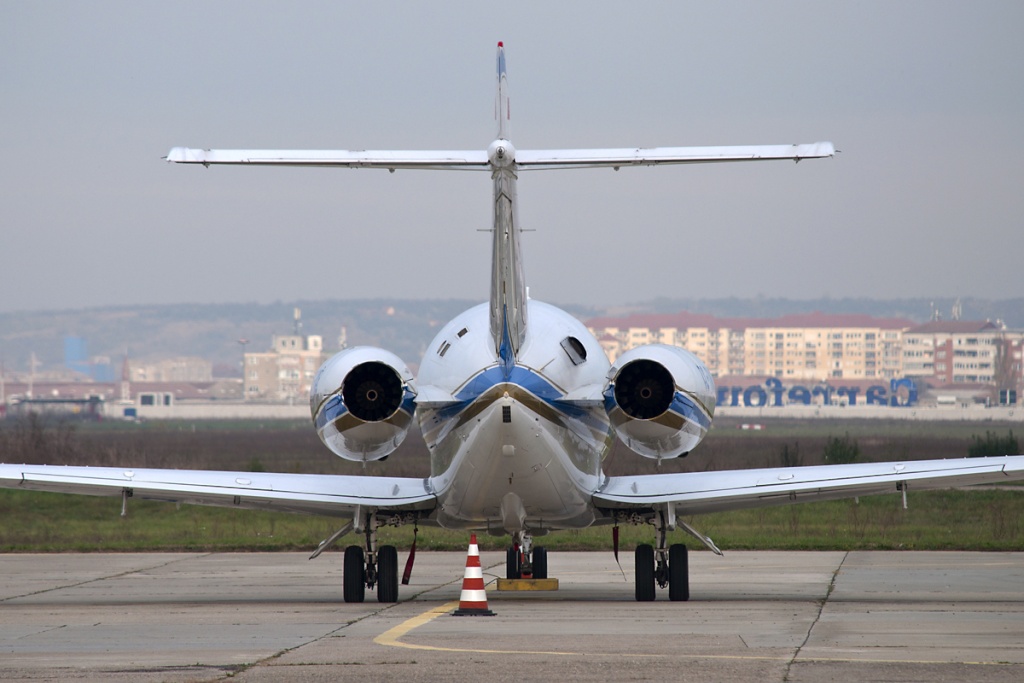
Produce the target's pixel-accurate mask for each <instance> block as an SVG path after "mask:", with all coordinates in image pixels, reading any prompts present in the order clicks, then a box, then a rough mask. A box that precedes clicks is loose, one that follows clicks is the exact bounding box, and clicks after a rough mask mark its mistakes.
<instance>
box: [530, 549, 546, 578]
mask: <svg viewBox="0 0 1024 683" xmlns="http://www.w3.org/2000/svg"><path fill="white" fill-rule="evenodd" d="M533 578H535V579H546V578H548V549H547V548H545V547H543V546H541V547H536V546H534V548H533Z"/></svg>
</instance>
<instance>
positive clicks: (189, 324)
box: [0, 298, 1024, 374]
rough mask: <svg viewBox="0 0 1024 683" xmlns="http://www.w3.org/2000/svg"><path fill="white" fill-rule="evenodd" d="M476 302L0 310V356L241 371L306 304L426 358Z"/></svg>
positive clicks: (808, 308) (974, 316)
mask: <svg viewBox="0 0 1024 683" xmlns="http://www.w3.org/2000/svg"><path fill="white" fill-rule="evenodd" d="M476 303H479V302H476V301H468V300H412V299H404V300H384V299H365V300H350V301H345V300H334V301H293V302H276V303H273V304H255V303H249V304H177V305H161V306H121V307H109V308H93V309H83V310H67V311H35V312H15V313H0V360H2V361H3V362H4V365H5V367H6V371H7V372H8V373H12V372H19V373H21V372H26V371H28V365H29V358H30V356H31V354H32V353H35V355H36V358H37V359H38V360H39V362H40V363H41V366H40V368H41V369H42V370H45V369H47V368H57V367H61V366H63V363H64V338H65V337H68V336H77V337H82V338H84V339H85V340H86V343H87V351H88V354H89V355H90V356H107V357H109V358H110V359H111V361H112V362H113V364H114V365H115V367H120V361H121V359H122V358H123V355H124V353H125V349H127V350H128V354H129V356H130V357H131V358H135V359H139V360H157V359H160V358H167V357H173V356H200V357H203V358H206V359H208V360H210V361H212V362H213V363H214V366H215V368H220V370H221V374H234V373H238V372H239V371H240V367H241V357H242V345H241V344H239V341H238V340H239V339H247V340H249V343H248V345H247V347H246V349H247V350H249V351H259V350H266V349H268V348H269V347H270V339H271V337H272V336H273V335H276V334H291V333H292V331H293V328H294V323H293V311H294V309H295V308H300V309H301V310H302V329H301V333H302V334H318V335H322V336H323V338H324V346H325V347H326V348H327V349H328V350H329V351H333V350H335V349H337V348H338V337H339V335H340V333H341V328H342V326H344V327H345V328H346V333H347V342H348V345H349V346H355V345H360V344H372V345H375V346H381V347H384V348H386V349H388V350H390V351H393V352H395V353H397V354H398V355H399V356H400V357H401V358H402V359H403V360H405V361H406V362H407V363H410V364H413V365H415V364H418V363H419V360H420V358H421V357H422V355H423V353H424V351H425V350H426V348H427V345H428V344H429V343H430V341H431V339H433V337H434V335H435V334H436V333H437V330H438V328H439V326H440V325H443V324H444V323H445V322H447V321H448V320H450V319H451V318H452V317H454V316H455V315H457V314H458V313H460V312H461V311H463V310H465V309H467V308H469V307H470V306H473V305H475V304H476ZM933 304H934V306H935V307H936V309H937V310H938V311H939V312H940V313H942V315H943V317H944V318H945V319H948V318H949V317H950V310H951V308H952V305H953V300H952V299H934V300H930V299H890V300H876V299H811V300H794V299H769V298H756V299H667V298H663V299H656V300H654V301H651V302H646V303H638V304H634V305H630V306H618V307H609V308H594V307H583V306H572V305H564V306H563V307H564V308H565V309H566V310H567V311H569V312H570V313H572V314H573V315H576V316H577V317H579V318H580V319H581V320H587V319H589V318H592V317H596V316H602V315H624V314H627V313H636V312H651V313H673V312H677V311H683V310H687V311H692V312H695V313H711V314H714V315H718V316H722V317H758V318H771V317H776V316H779V315H785V314H793V313H808V312H813V311H821V312H823V313H866V314H869V315H874V316H883V317H905V318H909V319H911V320H915V321H919V322H925V321H926V320H928V319H929V318H930V316H931V312H932V306H933ZM961 304H962V309H963V312H962V318H963V319H969V320H979V319H981V320H984V319H990V320H997V319H999V320H1003V321H1004V322H1005V323H1006V324H1007V325H1008V326H1009V327H1011V328H1024V298H1022V299H1008V300H1001V301H993V300H985V299H964V300H963V301H962V302H961Z"/></svg>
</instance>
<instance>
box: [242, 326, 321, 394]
mask: <svg viewBox="0 0 1024 683" xmlns="http://www.w3.org/2000/svg"><path fill="white" fill-rule="evenodd" d="M324 360H325V358H324V353H323V337H321V336H320V335H309V336H306V337H302V336H300V335H280V336H275V337H273V339H272V342H271V349H270V350H269V351H265V352H262V353H246V354H245V370H244V373H245V375H244V382H245V390H244V391H245V400H247V401H273V402H286V403H294V402H296V401H308V400H309V389H310V386H311V385H312V383H313V378H314V377H315V376H316V372H317V370H319V369H320V366H321V365H322V364H323V362H324Z"/></svg>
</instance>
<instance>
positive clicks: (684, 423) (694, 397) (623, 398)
mask: <svg viewBox="0 0 1024 683" xmlns="http://www.w3.org/2000/svg"><path fill="white" fill-rule="evenodd" d="M715 399H716V394H715V382H714V380H713V379H711V373H710V372H708V369H707V368H706V367H705V366H704V364H703V363H702V362H701V361H700V359H698V358H697V357H696V356H694V355H693V354H692V353H690V352H689V351H687V350H686V349H682V348H679V347H677V346H668V345H665V344H648V345H646V346H640V347H637V348H635V349H630V350H629V351H627V352H626V353H624V354H622V355H621V356H619V358H618V359H617V360H616V361H615V363H614V364H613V365H612V367H611V369H610V370H609V371H608V382H607V384H606V385H605V389H604V407H605V410H606V411H607V413H608V418H609V420H610V421H611V423H612V426H613V427H614V428H615V432H616V434H618V436H619V438H620V439H622V441H623V443H625V444H626V445H627V446H628V447H629V448H630V449H631V450H633V451H635V452H636V453H639V454H640V455H642V456H644V457H647V458H655V459H657V460H663V459H667V458H676V457H680V456H683V455H686V454H687V453H689V452H690V451H691V450H692V449H693V448H694V447H695V446H696V445H697V444H699V443H700V441H701V439H703V438H704V435H705V434H707V431H708V429H709V428H710V427H711V420H712V418H713V417H714V413H715Z"/></svg>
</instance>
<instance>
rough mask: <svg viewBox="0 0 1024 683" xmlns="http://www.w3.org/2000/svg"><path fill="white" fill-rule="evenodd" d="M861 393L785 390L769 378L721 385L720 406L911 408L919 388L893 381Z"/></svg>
mask: <svg viewBox="0 0 1024 683" xmlns="http://www.w3.org/2000/svg"><path fill="white" fill-rule="evenodd" d="M860 391H861V387H850V386H842V385H840V386H836V387H833V386H830V385H827V384H819V385H816V386H813V387H806V386H803V385H799V384H797V385H793V386H789V387H786V386H784V385H783V384H782V382H781V381H780V380H779V379H777V378H775V377H769V378H768V379H766V380H765V381H764V384H752V385H750V386H746V387H737V386H719V387H718V400H717V405H720V406H732V407H748V408H758V407H762V406H784V405H805V406H809V405H811V404H812V403H817V404H821V405H832V404H833V403H841V404H845V405H850V406H855V405H857V404H858V402H861V401H862V402H863V404H864V405H876V406H899V407H908V406H912V405H914V404H915V403H917V386H915V385H914V381H913V380H911V379H909V378H903V379H894V380H891V381H890V382H889V386H888V387H886V386H885V385H883V384H874V385H871V386H869V387H868V388H867V389H866V390H865V391H864V395H863V396H861V393H860ZM819 397H820V400H819Z"/></svg>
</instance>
